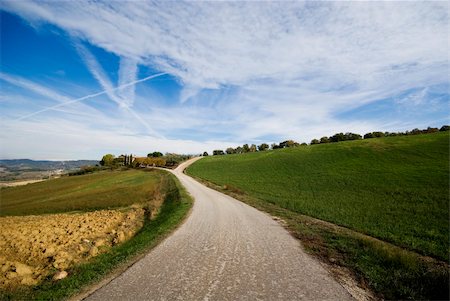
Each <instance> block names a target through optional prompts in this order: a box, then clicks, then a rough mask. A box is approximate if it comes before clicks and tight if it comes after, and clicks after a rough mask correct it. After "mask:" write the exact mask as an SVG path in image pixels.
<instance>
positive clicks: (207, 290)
mask: <svg viewBox="0 0 450 301" xmlns="http://www.w3.org/2000/svg"><path fill="white" fill-rule="evenodd" d="M194 160H195V159H194ZM191 162H192V161H188V162H186V163H184V164H182V165H181V166H180V167H178V168H177V169H176V170H175V171H174V174H175V175H176V176H177V177H178V178H179V179H180V181H181V183H182V184H183V185H184V186H185V187H186V189H187V190H188V191H189V193H191V195H192V196H193V197H194V198H195V204H194V207H193V210H192V213H191V215H190V216H189V218H188V219H187V221H186V222H185V223H184V224H183V225H182V226H181V227H180V228H179V229H178V230H177V231H176V232H175V233H174V234H173V235H172V236H170V237H169V238H168V239H166V240H165V241H164V242H163V243H162V244H160V245H159V246H158V247H156V248H155V249H154V250H153V251H152V252H150V253H149V254H148V255H146V256H145V257H144V258H143V259H142V260H140V261H138V262H137V263H136V264H134V265H133V266H132V267H131V268H130V269H128V270H127V271H126V272H125V273H123V274H122V275H120V276H119V277H117V278H116V279H114V280H113V281H112V282H110V283H109V284H107V285H106V286H104V287H102V288H101V289H99V290H97V291H96V292H95V293H93V294H92V295H91V296H89V297H88V298H87V299H88V300H108V301H111V300H351V299H352V298H351V296H350V295H349V294H348V293H347V291H346V290H345V289H344V288H343V287H342V286H340V285H339V284H338V283H337V282H336V281H335V280H333V279H332V278H331V276H330V274H329V273H328V272H326V271H325V270H324V269H323V268H322V266H321V265H320V264H319V263H317V262H316V261H315V260H313V259H312V258H311V257H310V256H308V255H306V254H305V253H304V252H303V251H302V249H301V246H300V244H299V242H298V241H297V240H296V239H294V238H293V237H291V236H290V235H289V233H288V232H287V231H286V230H285V229H284V228H282V227H281V226H280V225H279V224H278V223H277V222H275V221H274V220H272V219H271V218H270V217H269V216H268V215H266V214H264V213H261V212H260V211H258V210H256V209H254V208H252V207H249V206H247V205H245V204H243V203H241V202H239V201H237V200H235V199H233V198H231V197H229V196H226V195H224V194H221V193H219V192H217V191H215V190H212V189H209V188H207V187H205V186H203V185H201V184H200V183H198V182H196V181H195V180H193V179H192V178H190V177H188V176H187V175H185V174H183V173H182V170H183V169H184V168H185V167H186V166H187V165H188V164H190V163H191Z"/></svg>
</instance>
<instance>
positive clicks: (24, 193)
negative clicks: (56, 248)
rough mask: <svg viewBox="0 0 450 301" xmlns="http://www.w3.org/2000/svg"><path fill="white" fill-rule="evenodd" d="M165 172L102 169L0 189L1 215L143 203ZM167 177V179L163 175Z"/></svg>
mask: <svg viewBox="0 0 450 301" xmlns="http://www.w3.org/2000/svg"><path fill="white" fill-rule="evenodd" d="M167 177H168V175H167V174H166V173H164V172H163V171H159V170H152V171H141V170H128V171H105V172H99V173H94V174H88V175H82V176H74V177H62V178H59V179H54V180H48V181H44V182H39V183H34V184H28V185H25V186H18V187H6V188H1V189H0V216H5V215H28V214H44V213H57V212H67V211H91V210H97V209H106V208H117V207H125V206H129V205H132V204H135V203H145V202H146V201H149V200H151V199H153V198H154V194H155V193H159V190H160V189H165V188H164V187H162V186H163V185H161V182H162V181H163V180H164V179H166V178H167ZM166 180H167V179H166Z"/></svg>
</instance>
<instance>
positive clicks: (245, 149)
mask: <svg viewBox="0 0 450 301" xmlns="http://www.w3.org/2000/svg"><path fill="white" fill-rule="evenodd" d="M449 130H450V126H448V125H443V126H442V127H441V128H432V127H428V128H426V129H423V130H420V129H418V128H415V129H413V130H411V131H406V132H370V133H367V134H365V135H364V136H362V135H360V134H355V133H350V132H347V133H345V134H344V133H337V134H334V135H333V136H330V137H327V136H324V137H322V138H320V139H313V140H311V143H310V145H313V144H323V143H334V142H340V141H349V140H361V139H370V138H380V137H393V136H409V135H420V134H431V133H436V132H444V131H449ZM307 145H308V144H306V143H301V144H300V143H298V142H295V141H294V140H286V141H283V142H280V143H279V144H276V143H273V144H271V145H270V146H269V145H268V144H267V143H262V144H261V145H259V146H256V145H255V144H251V145H248V144H244V145H243V146H238V147H236V148H232V147H229V148H227V149H226V150H225V151H223V150H220V149H217V150H214V151H213V155H214V156H218V155H225V154H228V155H231V154H242V153H253V152H257V151H265V150H269V149H281V148H286V147H298V146H307ZM203 156H208V152H204V153H203Z"/></svg>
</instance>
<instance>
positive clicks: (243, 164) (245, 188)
mask: <svg viewBox="0 0 450 301" xmlns="http://www.w3.org/2000/svg"><path fill="white" fill-rule="evenodd" d="M187 172H188V173H189V174H191V175H193V176H196V177H199V178H202V179H205V180H207V181H210V182H212V183H215V184H218V185H221V186H224V185H227V187H233V189H235V190H236V191H242V192H243V193H244V194H246V195H249V196H252V197H255V198H258V199H260V200H264V201H267V202H270V203H272V204H275V205H277V206H280V207H282V208H286V209H288V210H290V211H292V212H298V213H301V214H304V215H308V216H312V217H315V218H318V219H322V220H325V221H329V222H332V223H335V224H338V225H342V226H345V227H348V228H351V229H353V230H356V231H358V232H362V233H365V234H368V235H371V236H373V237H377V238H380V239H382V240H385V241H388V242H391V243H393V244H395V245H398V246H401V247H403V248H407V249H409V250H414V251H417V252H419V253H421V254H424V255H430V256H433V257H435V258H439V259H442V260H445V261H446V260H447V259H448V256H449V219H448V214H449V134H448V132H440V133H435V134H427V135H416V136H400V137H385V138H377V139H365V140H360V141H348V142H340V143H330V144H320V145H310V146H304V147H296V148H287V149H281V150H274V151H264V152H257V153H247V154H242V155H226V156H213V157H206V158H204V159H202V160H199V161H197V162H196V163H195V164H193V165H192V166H190V167H189V169H188V171H187Z"/></svg>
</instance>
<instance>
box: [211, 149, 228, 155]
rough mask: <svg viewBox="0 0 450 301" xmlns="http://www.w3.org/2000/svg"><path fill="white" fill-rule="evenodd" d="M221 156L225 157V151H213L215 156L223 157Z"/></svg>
mask: <svg viewBox="0 0 450 301" xmlns="http://www.w3.org/2000/svg"><path fill="white" fill-rule="evenodd" d="M221 155H225V153H224V151H223V150H221V149H216V150H214V151H213V156H221Z"/></svg>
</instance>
